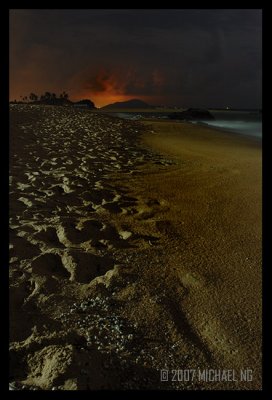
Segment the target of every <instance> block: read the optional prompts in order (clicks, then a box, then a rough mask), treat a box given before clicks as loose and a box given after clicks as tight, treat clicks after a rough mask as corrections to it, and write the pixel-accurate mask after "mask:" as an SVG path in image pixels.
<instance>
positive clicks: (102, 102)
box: [73, 92, 157, 108]
mask: <svg viewBox="0 0 272 400" xmlns="http://www.w3.org/2000/svg"><path fill="white" fill-rule="evenodd" d="M135 98H137V99H139V100H143V101H145V102H147V103H149V104H153V103H154V102H155V103H157V101H156V100H155V99H154V98H153V97H152V98H151V97H150V96H137V95H136V96H135V95H124V94H110V93H97V94H91V93H87V92H85V93H84V92H83V93H81V94H79V95H74V96H73V100H75V101H78V100H81V99H90V100H91V101H93V102H94V104H95V106H96V107H98V108H101V107H104V106H106V105H108V104H112V103H116V102H123V101H128V100H131V99H135Z"/></svg>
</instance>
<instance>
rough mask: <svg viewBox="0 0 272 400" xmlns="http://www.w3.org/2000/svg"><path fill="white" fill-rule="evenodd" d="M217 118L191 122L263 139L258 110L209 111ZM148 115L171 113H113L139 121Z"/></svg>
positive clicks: (165, 115)
mask: <svg viewBox="0 0 272 400" xmlns="http://www.w3.org/2000/svg"><path fill="white" fill-rule="evenodd" d="M209 111H210V113H211V114H212V115H213V116H214V117H215V120H211V121H206V120H205V121H204V120H203V121H191V122H192V123H194V124H201V125H209V126H212V127H215V128H218V129H219V130H224V131H228V132H233V133H239V134H243V135H249V136H255V137H259V138H261V137H262V114H261V113H259V112H258V111H257V110H256V111H255V110H252V111H230V110H226V111H224V110H220V111H217V110H209ZM148 114H150V115H149V117H151V118H164V119H165V118H167V115H168V114H169V113H161V112H160V113H156V112H154V111H153V112H152V111H151V112H150V113H141V112H139V113H129V112H123V113H112V115H115V116H116V117H119V118H124V119H131V120H137V119H142V118H144V117H146V116H147V115H148Z"/></svg>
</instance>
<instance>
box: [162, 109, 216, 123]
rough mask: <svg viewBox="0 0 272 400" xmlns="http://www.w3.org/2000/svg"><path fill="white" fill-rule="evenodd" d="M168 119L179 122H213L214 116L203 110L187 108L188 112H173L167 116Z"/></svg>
mask: <svg viewBox="0 0 272 400" xmlns="http://www.w3.org/2000/svg"><path fill="white" fill-rule="evenodd" d="M168 118H170V119H180V120H189V121H198V120H201V121H203V120H214V119H215V118H214V116H213V115H212V114H211V113H210V112H209V111H208V110H205V109H202V108H188V110H185V111H182V112H173V113H171V114H169V115H168Z"/></svg>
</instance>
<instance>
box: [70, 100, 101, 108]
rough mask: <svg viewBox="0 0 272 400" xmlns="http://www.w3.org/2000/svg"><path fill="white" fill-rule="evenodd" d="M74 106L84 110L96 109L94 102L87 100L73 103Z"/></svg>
mask: <svg viewBox="0 0 272 400" xmlns="http://www.w3.org/2000/svg"><path fill="white" fill-rule="evenodd" d="M74 106H76V107H84V108H96V107H95V105H94V102H93V101H91V100H89V99H84V100H80V101H77V102H76V103H74Z"/></svg>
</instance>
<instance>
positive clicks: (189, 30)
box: [10, 10, 262, 107]
mask: <svg viewBox="0 0 272 400" xmlns="http://www.w3.org/2000/svg"><path fill="white" fill-rule="evenodd" d="M10 21H11V23H10V32H11V34H10V77H11V78H10V93H11V97H18V95H19V94H27V93H29V92H31V91H36V92H37V91H38V92H41V91H44V90H54V91H56V92H59V91H62V90H67V91H68V92H69V93H70V94H71V95H72V96H73V97H74V98H79V97H80V96H87V95H88V96H90V97H91V98H92V99H93V100H94V101H98V100H99V102H101V104H102V103H103V102H104V101H105V102H107V98H108V99H112V98H114V96H115V97H116V98H120V97H122V96H123V97H126V96H133V97H135V96H137V97H140V98H147V97H149V98H151V100H152V102H153V103H156V101H158V102H161V101H164V102H165V103H168V104H177V103H178V104H180V105H184V106H186V105H187V104H188V103H190V104H193V105H196V106H197V105H203V106H204V105H205V104H206V105H208V104H211V103H212V102H214V101H216V102H218V104H217V105H218V106H220V105H223V104H225V102H226V99H228V103H232V104H233V106H244V107H249V106H252V107H254V106H259V105H260V104H261V89H260V86H261V69H262V64H261V11H260V10H12V11H11V17H10ZM241 88H247V89H246V95H245V93H243V92H242V90H241ZM216 91H217V94H216V96H215V92H216ZM107 96H108V97H107ZM230 100H232V101H230Z"/></svg>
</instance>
